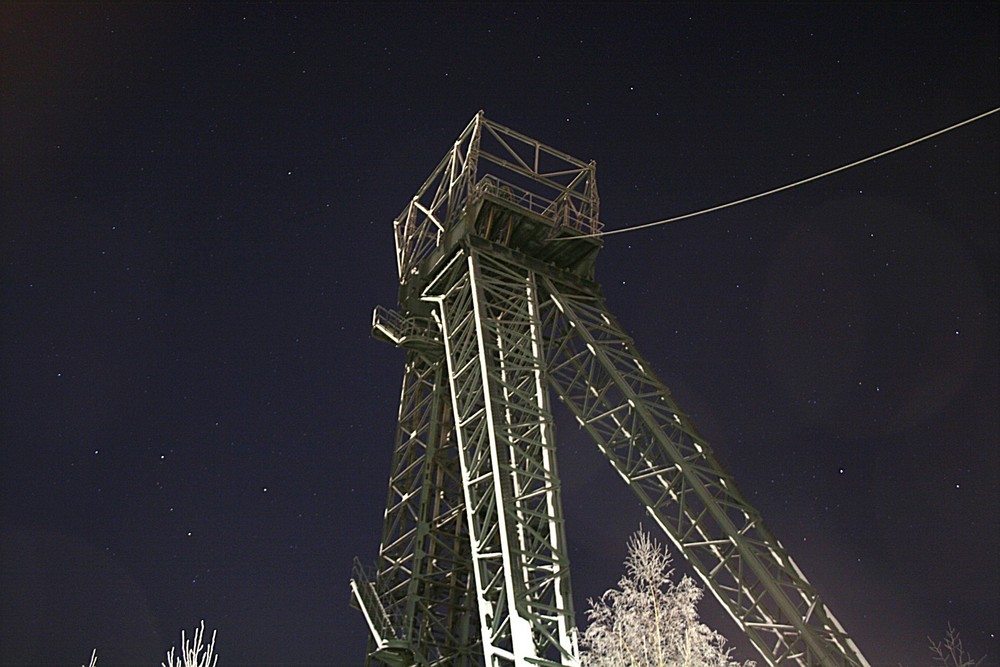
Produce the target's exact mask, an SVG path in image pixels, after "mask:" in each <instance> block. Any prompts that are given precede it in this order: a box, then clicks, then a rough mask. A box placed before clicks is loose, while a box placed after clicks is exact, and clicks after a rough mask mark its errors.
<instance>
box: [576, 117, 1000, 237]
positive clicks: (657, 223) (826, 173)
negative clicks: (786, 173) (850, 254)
mask: <svg viewBox="0 0 1000 667" xmlns="http://www.w3.org/2000/svg"><path fill="white" fill-rule="evenodd" d="M998 111H1000V107H997V108H995V109H991V110H989V111H987V112H985V113H981V114H979V115H978V116H973V117H972V118H967V119H966V120H963V121H962V122H960V123H955V124H954V125H950V126H948V127H946V128H944V129H942V130H938V131H937V132H931V133H930V134H928V135H925V136H922V137H920V138H919V139H914V140H913V141H908V142H906V143H905V144H900V145H899V146H896V147H895V148H890V149H889V150H885V151H882V152H881V153H876V154H875V155H869V156H868V157H866V158H862V159H860V160H855V161H854V162H851V163H850V164H845V165H842V166H840V167H837V168H836V169H830V170H829V171H824V172H823V173H821V174H816V175H815V176H810V177H808V178H803V179H802V180H800V181H795V182H794V183H789V184H788V185H782V186H781V187H778V188H773V189H771V190H767V191H765V192H758V193H757V194H755V195H750V196H749V197H743V198H742V199H736V200H734V201H731V202H728V203H726V204H719V205H718V206H712V207H711V208H706V209H702V210H700V211H695V212H693V213H685V214H684V215H678V216H674V217H672V218H666V219H664V220H656V221H655V222H645V223H642V224H639V225H631V226H629V227H620V228H618V229H609V230H607V231H601V232H594V233H593V234H587V235H586V236H611V235H613V234H624V233H625V232H635V231H638V230H640V229H648V228H649V227H658V226H660V225H666V224H669V223H671V222H677V221H678V220H686V219H688V218H694V217H695V216H699V215H705V214H706V213H712V212H714V211H721V210H722V209H724V208H730V207H732V206H736V205H738V204H745V203H746V202H748V201H753V200H754V199H760V198H762V197H767V196H768V195H773V194H776V193H778V192H781V191H783V190H790V189H791V188H794V187H798V186H800V185H805V184H806V183H810V182H812V181H816V180H819V179H821V178H825V177H827V176H832V175H833V174H836V173H837V172H840V171H845V170H847V169H850V168H851V167H857V166H858V165H859V164H864V163H865V162H871V161H872V160H877V159H878V158H880V157H884V156H886V155H889V154H890V153H895V152H896V151H901V150H903V149H904V148H909V147H910V146H913V145H915V144H919V143H920V142H922V141H927V140H928V139H933V138H934V137H936V136H939V135H942V134H944V133H945V132H951V131H952V130H957V129H958V128H960V127H962V126H963V125H968V124H969V123H974V122H976V121H977V120H981V119H983V118H986V117H987V116H989V115H992V114H995V113H997V112H998ZM575 238H579V237H575Z"/></svg>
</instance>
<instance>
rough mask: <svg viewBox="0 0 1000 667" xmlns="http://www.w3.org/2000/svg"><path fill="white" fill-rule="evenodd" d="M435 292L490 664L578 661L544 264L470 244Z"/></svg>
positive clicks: (431, 294)
mask: <svg viewBox="0 0 1000 667" xmlns="http://www.w3.org/2000/svg"><path fill="white" fill-rule="evenodd" d="M425 298H426V299H428V300H432V301H434V302H435V303H436V304H438V307H439V310H438V311H437V312H435V313H434V316H435V319H436V320H437V322H438V324H439V326H440V328H441V332H442V335H443V338H444V345H445V356H446V359H447V362H448V386H449V389H450V394H451V400H452V405H453V413H454V422H455V432H456V437H457V445H458V451H459V461H460V464H461V471H462V481H463V484H464V488H465V506H466V512H467V515H468V522H469V536H470V540H469V541H470V547H471V553H470V555H471V560H472V569H473V575H474V579H475V582H476V590H477V594H478V596H477V597H478V611H479V621H480V628H481V632H482V645H483V654H484V657H485V659H486V664H487V665H490V666H491V667H492V666H497V667H499V666H502V665H517V666H521V665H524V666H525V667H527V666H528V665H552V666H555V665H578V664H579V660H578V647H577V635H576V628H575V624H574V617H573V604H572V595H571V592H570V582H569V559H568V556H567V551H566V537H565V530H564V522H563V517H562V504H561V502H560V498H559V479H558V475H557V472H556V459H555V442H554V439H553V434H552V416H551V413H550V412H549V408H548V398H547V395H546V390H545V387H544V384H543V382H544V378H543V372H542V363H543V359H542V340H541V325H540V321H539V315H538V289H537V286H536V285H535V278H534V275H533V274H532V273H531V272H530V271H526V270H524V269H522V268H520V267H516V266H510V265H508V264H506V263H505V262H503V261H502V260H501V258H499V257H496V256H491V255H487V254H481V253H479V252H478V251H476V250H471V249H470V250H467V251H465V252H460V253H459V254H457V255H456V256H455V258H454V259H453V260H452V262H451V263H450V264H449V265H448V266H447V267H446V268H445V270H443V271H442V272H441V273H440V274H439V276H438V277H437V279H435V280H434V281H433V282H432V283H431V284H430V285H429V286H428V287H427V289H426V291H425Z"/></svg>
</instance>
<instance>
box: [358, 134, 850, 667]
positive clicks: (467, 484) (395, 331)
mask: <svg viewBox="0 0 1000 667" xmlns="http://www.w3.org/2000/svg"><path fill="white" fill-rule="evenodd" d="M488 145H489V146H490V148H488V149H487V148H486V146H488ZM479 161H483V162H484V163H487V164H488V165H490V166H491V167H493V168H502V169H503V170H506V171H505V173H506V174H507V176H508V177H509V178H511V179H513V180H502V179H500V178H499V177H497V176H495V175H494V174H492V173H491V174H484V175H481V176H480V177H479V180H478V181H476V180H475V179H476V178H477V164H478V162H479ZM553 165H555V166H553ZM511 174H513V176H511ZM518 179H520V182H519V183H514V182H513V181H517V180H518ZM532 184H534V186H535V190H532V187H531V186H532ZM596 221H597V191H596V186H595V185H594V173H593V164H592V163H591V164H589V165H588V164H585V163H582V162H579V161H577V160H575V159H573V158H570V157H569V156H566V155H564V154H562V153H559V152H558V151H554V150H553V149H549V148H547V147H544V146H542V145H541V144H538V143H537V142H534V140H531V139H528V138H527V137H524V136H523V135H519V134H517V133H515V132H513V131H512V130H508V129H507V128H503V127H502V126H499V125H496V124H495V123H490V122H488V121H486V120H485V119H484V118H482V115H481V114H480V115H478V116H477V117H476V119H474V121H473V123H472V124H470V126H469V128H467V129H466V132H465V133H463V135H462V136H461V137H460V139H459V141H458V142H456V144H455V147H454V148H453V149H452V151H451V152H450V153H449V155H448V156H446V158H445V160H444V161H442V163H441V165H439V167H438V169H437V170H436V171H435V173H434V174H433V175H432V177H431V178H430V179H428V181H427V182H426V183H425V184H424V186H423V187H422V188H421V190H420V192H419V193H418V196H417V197H415V198H414V200H413V202H411V205H410V206H409V207H408V208H407V210H406V211H404V214H403V215H402V216H401V217H400V218H399V219H397V221H396V242H397V253H398V254H397V259H398V260H399V262H400V284H401V290H400V306H401V311H400V312H389V311H384V310H379V311H376V317H375V322H374V331H375V333H376V335H377V336H378V337H380V338H384V339H386V340H389V341H390V342H393V343H395V344H396V345H398V346H401V347H404V348H406V349H407V350H408V353H407V361H406V371H405V374H404V382H403V392H402V397H401V400H400V413H399V428H398V436H397V441H396V450H395V457H394V460H393V469H392V474H391V476H390V481H389V495H388V501H387V505H386V517H385V528H384V533H383V537H382V549H381V552H380V554H379V561H378V564H377V570H376V572H375V573H374V576H373V577H369V576H368V575H367V574H365V573H363V572H359V573H358V574H357V575H356V576H355V579H354V581H353V582H352V589H353V591H354V597H355V600H356V603H357V605H358V606H359V607H360V608H361V610H362V611H363V612H364V614H365V618H366V620H367V622H368V624H369V627H370V629H371V631H372V642H371V646H370V651H369V656H370V658H372V659H374V660H376V661H379V662H382V663H385V664H388V665H394V666H395V665H400V666H402V665H421V666H423V665H446V664H447V665H465V664H485V665H488V666H489V667H501V666H503V667H506V666H508V665H512V666H515V667H528V666H529V665H536V666H544V665H551V666H555V665H578V664H579V653H578V648H577V631H576V628H575V626H574V616H573V605H572V596H571V592H570V579H569V561H568V558H567V548H566V539H565V531H564V525H563V517H562V508H561V502H560V486H559V478H558V474H557V469H556V455H555V439H554V432H553V420H552V415H551V410H550V405H549V397H548V391H549V390H550V389H551V390H552V391H553V393H554V394H555V395H556V396H557V397H558V398H559V399H560V400H561V401H562V402H563V403H564V404H565V405H566V406H567V407H568V408H569V410H570V411H571V412H572V414H573V415H575V416H576V418H577V420H578V421H579V423H580V424H581V425H582V426H583V427H584V428H585V429H586V430H587V432H588V433H589V434H590V435H591V436H592V437H593V439H594V441H595V443H596V444H597V446H598V448H599V449H600V450H601V452H603V454H604V455H605V457H607V459H608V461H609V462H610V463H611V465H612V467H613V468H614V469H615V471H617V473H618V474H619V475H620V476H621V478H622V479H623V480H624V481H625V482H626V484H628V486H629V487H630V488H631V489H632V490H633V491H634V492H635V494H636V496H637V497H638V498H639V501H640V502H641V503H643V505H645V507H646V508H647V510H648V511H649V513H650V515H651V516H652V517H653V518H654V519H655V521H656V522H657V523H658V524H659V526H660V527H661V528H662V529H663V531H664V532H665V533H666V534H667V535H668V536H669V537H670V539H671V540H672V541H673V542H674V543H675V544H676V546H677V547H678V548H679V550H680V552H681V553H682V554H683V555H684V557H685V558H687V559H688V561H690V562H691V564H692V566H693V567H694V569H695V571H696V572H697V573H698V574H699V575H700V576H701V578H702V579H703V580H704V582H705V584H706V586H707V587H708V588H709V590H711V591H712V593H713V594H714V596H715V597H716V598H717V599H718V600H719V602H721V603H722V605H723V606H724V607H725V609H726V610H727V611H728V612H729V614H730V615H731V616H732V618H733V619H734V620H735V621H736V623H737V625H738V626H739V627H740V628H741V629H742V630H743V631H744V632H745V633H746V634H747V636H748V637H749V638H750V640H751V641H752V642H753V644H754V645H755V646H756V647H757V649H758V650H759V651H760V653H761V655H762V656H763V658H764V659H765V661H766V662H767V663H769V664H772V665H797V666H801V667H806V666H807V665H823V666H824V667H867V663H866V662H865V659H864V657H863V656H862V655H861V653H860V652H859V651H858V649H857V647H856V646H855V645H854V643H853V642H852V641H851V639H850V637H849V636H848V635H847V634H846V633H845V632H844V630H843V629H842V628H841V627H840V625H839V624H838V623H837V621H836V619H835V618H834V617H833V615H832V614H831V613H830V611H829V609H827V607H826V606H825V605H824V604H823V602H822V601H821V600H820V599H819V597H818V595H817V593H816V590H815V589H814V588H813V586H812V585H810V583H809V582H808V581H807V580H806V578H805V576H803V574H802V572H801V571H800V570H799V569H798V567H796V565H795V563H794V562H793V561H792V559H791V558H790V556H789V555H788V553H787V552H786V551H785V549H784V547H783V546H782V545H781V544H780V543H779V542H778V540H777V539H775V537H774V536H773V535H772V534H771V533H770V532H769V531H768V529H767V528H766V526H765V525H764V523H763V521H762V520H761V517H760V514H759V513H758V512H757V511H756V510H755V509H754V508H753V507H751V506H750V505H749V504H748V503H747V501H746V499H745V498H744V497H743V495H742V494H741V493H740V491H739V490H738V489H737V487H736V485H735V483H734V482H733V480H732V478H731V477H730V475H729V474H728V473H727V472H726V471H725V470H724V469H723V468H722V466H721V465H720V464H719V462H718V460H717V459H716V458H715V456H714V455H713V454H712V451H711V449H710V448H709V447H708V445H707V444H706V443H705V442H704V441H703V440H702V439H701V438H700V437H699V435H698V434H697V432H696V431H695V429H694V427H693V426H692V424H691V423H690V421H689V420H688V418H687V417H686V416H685V415H684V414H683V413H682V412H681V411H680V410H679V409H678V407H677V406H676V405H675V404H674V401H673V399H672V398H671V396H670V393H669V391H668V390H667V388H666V387H665V386H664V385H663V384H662V383H660V381H659V380H657V379H656V377H655V376H654V375H653V374H652V372H651V370H650V366H649V364H648V363H647V362H645V361H643V360H642V358H641V357H640V356H639V354H638V352H637V351H636V350H635V346H634V344H633V342H632V341H631V340H630V339H629V337H628V336H627V335H626V334H625V332H624V330H623V329H622V327H621V326H620V325H619V324H618V323H617V321H616V320H615V318H614V317H613V316H612V315H611V314H610V312H609V310H608V308H607V306H606V304H605V302H604V300H603V297H602V296H601V293H600V288H599V287H598V285H597V284H596V283H595V282H593V281H592V279H591V277H592V275H593V270H592V268H593V267H592V262H593V258H594V256H595V254H596V251H597V249H598V248H599V246H600V243H599V241H597V240H596V239H594V238H589V237H588V236H587V233H589V232H592V231H594V230H596V229H597V226H598V223H597V222H596ZM372 580H373V581H372Z"/></svg>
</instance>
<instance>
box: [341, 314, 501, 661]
mask: <svg viewBox="0 0 1000 667" xmlns="http://www.w3.org/2000/svg"><path fill="white" fill-rule="evenodd" d="M416 324H417V327H419V326H420V325H421V324H423V326H424V327H425V331H424V335H425V336H427V335H428V334H432V333H433V332H428V331H427V330H426V328H427V327H430V326H432V325H431V323H429V322H427V321H426V320H424V321H423V322H422V323H421V322H419V321H417V323H416ZM410 326H411V327H412V326H413V322H412V321H411V322H410ZM446 385H447V381H446V379H445V367H444V361H443V359H441V358H440V356H438V358H435V355H433V354H426V353H418V352H416V351H410V352H409V353H408V354H407V359H406V367H405V372H404V376H403V388H402V392H401V396H400V407H399V421H398V427H397V438H396V449H395V453H394V456H393V463H392V472H391V474H390V477H389V493H388V498H387V500H386V511H385V523H384V528H383V534H382V547H381V550H380V553H379V560H378V565H377V571H376V573H375V575H374V580H375V581H374V582H373V585H372V586H371V588H370V589H365V588H364V586H363V585H362V584H361V583H360V582H362V581H364V579H365V578H366V577H365V576H364V573H362V572H356V576H355V579H356V583H355V587H354V588H355V598H356V600H357V602H358V604H359V606H361V607H362V610H363V611H364V612H365V616H366V619H367V620H368V623H369V626H370V628H371V630H372V637H373V639H372V640H371V641H370V643H369V663H370V662H371V658H372V657H375V658H378V659H379V660H380V661H381V662H385V663H387V664H391V665H400V666H405V665H427V666H431V665H442V666H444V665H448V666H451V665H457V666H462V665H475V664H479V658H478V656H479V655H480V654H481V650H480V649H479V647H478V642H477V637H478V630H477V629H476V628H475V626H474V624H470V618H473V617H474V616H475V606H476V601H475V592H474V589H473V587H472V580H471V576H470V562H469V558H468V530H467V523H466V517H465V503H464V500H463V492H462V480H461V475H460V472H459V469H458V460H457V452H456V451H455V448H454V440H453V429H452V427H451V405H450V401H449V399H448V393H447V391H446V390H445V391H442V388H443V387H446ZM356 570H357V568H356ZM365 593H367V595H365ZM363 598H364V599H363Z"/></svg>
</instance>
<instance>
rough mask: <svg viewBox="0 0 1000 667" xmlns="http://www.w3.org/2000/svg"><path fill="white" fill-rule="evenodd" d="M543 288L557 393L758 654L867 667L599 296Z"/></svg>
mask: <svg viewBox="0 0 1000 667" xmlns="http://www.w3.org/2000/svg"><path fill="white" fill-rule="evenodd" d="M540 282H541V283H542V285H543V291H545V292H546V293H547V296H548V297H549V299H548V300H546V301H545V302H544V306H543V328H544V334H545V340H546V343H547V349H546V369H547V371H548V378H549V380H550V382H551V385H552V387H553V389H554V391H555V392H556V394H557V395H558V396H559V398H560V399H561V400H562V401H563V402H564V403H565V404H566V405H567V406H568V407H569V409H570V410H571V411H572V412H573V414H574V415H575V416H576V418H577V420H578V421H579V423H580V424H581V425H582V426H583V427H584V428H585V429H586V430H587V431H588V432H589V433H590V435H591V436H592V437H593V438H594V440H595V442H596V443H597V445H598V447H599V448H600V450H601V452H602V453H603V454H604V455H605V456H606V457H607V459H608V460H609V461H610V463H611V465H612V467H613V468H614V469H615V471H616V472H617V473H618V474H619V475H620V476H621V477H622V479H623V480H625V482H626V483H627V484H628V485H629V487H630V488H631V489H632V490H633V492H635V494H636V495H637V496H638V498H639V500H640V501H641V502H642V503H643V504H644V505H645V506H646V508H647V510H648V512H649V514H650V515H651V516H652V517H653V518H654V520H655V521H656V522H657V524H658V525H659V526H660V527H661V528H662V529H663V531H664V532H665V533H667V535H668V536H669V537H670V538H671V540H672V541H673V542H674V544H675V545H676V546H677V548H678V549H680V551H681V553H682V554H683V555H684V557H685V558H686V559H687V560H688V561H689V562H690V563H691V564H692V566H693V567H694V569H695V571H696V572H697V573H698V574H699V575H700V577H701V579H702V580H703V581H704V582H705V584H706V586H707V587H708V588H709V590H711V591H712V593H713V594H714V595H715V597H716V598H717V599H718V600H719V601H720V602H721V603H722V605H723V606H724V607H725V608H726V610H727V611H728V612H729V614H730V615H731V616H732V617H733V619H734V620H735V621H736V623H737V624H738V625H739V627H740V628H741V629H742V630H743V631H744V632H745V633H746V634H747V636H748V638H749V639H750V641H751V642H753V644H754V645H755V646H756V647H757V649H758V650H759V651H760V653H761V655H762V656H763V657H764V658H765V659H766V660H767V662H768V663H769V664H772V665H786V664H797V665H802V666H803V667H805V666H807V665H825V666H829V667H833V666H835V665H836V666H841V667H846V666H849V665H852V666H857V667H866V666H867V664H868V663H867V662H866V661H865V659H864V657H863V656H862V655H861V653H860V651H859V650H858V648H857V646H855V644H854V642H853V641H852V640H851V639H850V637H849V636H848V635H847V633H846V632H845V631H844V629H843V628H842V627H841V626H840V624H839V623H838V622H837V620H836V619H835V618H834V616H833V614H832V613H831V612H830V610H829V609H828V608H827V607H826V606H825V605H824V604H823V603H822V601H821V600H820V598H819V596H818V594H817V593H816V590H815V589H814V588H813V587H812V586H811V585H810V584H809V582H808V581H807V580H806V578H805V576H804V575H803V574H802V572H801V571H800V570H799V568H798V567H797V566H796V564H795V563H794V561H793V560H792V559H791V557H790V556H789V555H788V553H787V551H786V550H785V548H784V547H783V546H782V545H781V543H780V542H778V540H777V539H775V537H774V536H773V535H772V534H771V533H770V531H769V530H768V529H767V527H766V526H765V525H764V523H763V521H762V520H761V516H760V514H759V513H758V512H757V510H756V509H754V508H753V507H752V506H751V505H750V504H749V503H748V502H747V501H746V499H745V498H744V497H743V495H742V494H741V493H740V491H739V489H738V488H737V486H736V484H735V483H734V482H733V479H732V477H731V476H730V475H729V473H728V472H726V471H725V470H724V469H723V467H722V465H721V464H720V463H719V462H718V460H717V459H716V458H715V456H714V455H713V453H712V450H711V449H710V448H709V446H708V445H707V444H706V443H705V442H704V440H702V439H701V438H700V437H699V436H698V434H697V432H696V431H695V429H694V427H693V425H692V424H691V422H690V420H689V419H688V418H687V416H686V415H685V414H684V413H682V412H681V411H680V409H679V408H678V407H677V405H676V404H675V403H674V401H673V399H672V398H671V396H670V392H669V390H668V389H667V388H666V387H665V386H664V385H663V384H662V383H661V382H660V381H659V380H657V379H656V377H655V376H654V375H653V374H652V372H651V371H650V366H649V364H648V363H647V362H646V361H644V360H643V359H642V358H641V357H640V356H639V354H638V352H637V351H636V350H635V345H634V343H633V342H632V340H631V339H630V338H629V337H628V336H627V335H626V334H625V332H624V330H623V329H622V327H621V326H620V325H619V324H618V322H617V321H616V320H615V318H614V317H613V316H612V315H611V313H610V312H609V311H608V309H607V306H606V305H605V303H604V300H603V298H602V297H601V296H600V294H599V292H598V291H597V290H596V289H593V288H591V289H586V288H585V289H580V282H579V281H575V280H573V281H559V280H558V279H557V278H553V277H543V278H542V279H541V281H540ZM595 287H596V286H595Z"/></svg>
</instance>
